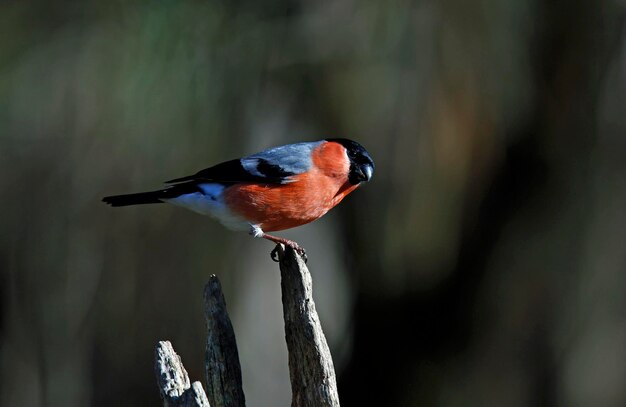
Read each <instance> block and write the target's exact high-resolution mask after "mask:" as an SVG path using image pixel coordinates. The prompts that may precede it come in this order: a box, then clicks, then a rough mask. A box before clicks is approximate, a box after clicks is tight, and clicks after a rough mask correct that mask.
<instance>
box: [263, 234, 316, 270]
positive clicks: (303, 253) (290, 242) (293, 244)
mask: <svg viewBox="0 0 626 407" xmlns="http://www.w3.org/2000/svg"><path fill="white" fill-rule="evenodd" d="M261 237H263V238H264V239H267V240H270V241H272V242H274V243H276V244H284V245H285V246H288V247H291V248H292V249H293V250H295V252H296V253H298V254H299V255H300V257H302V260H304V262H305V263H306V262H307V257H306V250H304V247H302V246H300V245H299V244H298V243H296V242H294V241H293V240H289V239H284V238H282V237H276V236H272V235H268V234H266V233H264V234H263V236H261ZM270 257H271V258H272V260H274V261H275V262H277V263H278V261H279V260H280V259H279V258H278V246H276V247H275V248H274V250H272V251H271V252H270Z"/></svg>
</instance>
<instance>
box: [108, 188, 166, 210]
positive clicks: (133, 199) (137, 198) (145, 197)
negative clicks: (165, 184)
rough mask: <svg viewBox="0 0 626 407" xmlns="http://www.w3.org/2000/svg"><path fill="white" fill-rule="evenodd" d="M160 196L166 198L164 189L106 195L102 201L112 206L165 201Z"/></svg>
mask: <svg viewBox="0 0 626 407" xmlns="http://www.w3.org/2000/svg"><path fill="white" fill-rule="evenodd" d="M159 198H164V196H163V191H152V192H140V193H138V194H128V195H114V196H105V197H104V198H102V202H106V203H108V204H109V205H111V206H128V205H143V204H153V203H163V201H161V200H160V199H159Z"/></svg>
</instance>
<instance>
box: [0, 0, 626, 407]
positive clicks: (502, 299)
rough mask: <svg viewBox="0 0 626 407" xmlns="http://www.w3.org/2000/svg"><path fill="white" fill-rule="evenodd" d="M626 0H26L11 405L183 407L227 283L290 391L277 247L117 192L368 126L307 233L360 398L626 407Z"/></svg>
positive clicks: (10, 136) (1, 247) (323, 305)
mask: <svg viewBox="0 0 626 407" xmlns="http://www.w3.org/2000/svg"><path fill="white" fill-rule="evenodd" d="M625 10H626V3H624V1H623V0H598V1H574V2H571V1H563V0H557V1H531V0H526V1H522V0H504V1H502V0H469V1H468V0H445V1H439V2H437V1H428V0H424V1H397V0H391V1H363V2H355V1H325V0H323V1H298V0H295V1H293V0H270V1H265V2H257V1H249V0H236V1H187V2H177V1H130V2H122V1H92V2H83V1H71V0H65V1H57V2H48V1H40V0H31V1H28V0H24V1H4V2H2V3H0V174H1V175H0V191H1V195H0V196H1V197H2V199H1V200H0V404H1V405H6V406H8V405H29V406H84V405H95V406H109V405H118V406H136V405H158V404H159V403H160V401H159V397H158V391H157V387H156V382H155V378H154V374H153V367H152V366H153V351H154V346H155V344H156V342H157V341H158V340H162V339H169V340H171V341H172V342H173V345H174V347H175V349H176V350H177V351H178V353H179V354H180V355H181V357H182V359H183V362H184V364H185V366H186V368H187V370H188V371H189V373H190V376H191V378H192V380H201V379H202V378H203V357H204V340H205V333H204V319H203V318H204V317H203V314H202V288H203V285H204V283H205V282H206V281H207V277H208V276H209V275H210V274H212V273H215V274H217V275H218V276H219V278H220V279H221V280H222V284H223V286H224V290H225V294H226V298H227V301H228V306H229V311H230V315H231V318H232V320H233V324H234V326H235V332H236V335H237V341H238V345H239V350H240V357H241V363H242V368H243V375H244V377H243V381H244V390H245V392H246V398H247V400H248V405H249V406H287V405H289V404H290V397H291V395H290V388H289V378H288V370H287V353H286V352H287V351H286V345H285V343H284V330H283V321H282V308H281V302H280V279H279V272H278V268H277V266H276V264H275V263H273V262H272V261H271V260H270V257H269V251H270V250H271V249H272V245H271V244H269V243H268V242H266V241H263V240H260V239H252V238H251V237H249V236H247V235H245V234H237V233H234V232H230V231H228V230H226V229H224V228H223V227H222V226H220V225H219V224H217V223H216V222H214V221H212V220H211V219H209V218H204V217H200V216H199V215H196V214H194V213H192V212H187V211H184V210H181V209H178V208H175V207H172V206H167V205H149V206H143V207H130V208H119V209H117V208H116V209H113V208H110V207H108V206H106V205H104V204H102V203H101V202H100V199H101V198H102V197H103V196H105V195H112V194H121V193H129V192H135V191H142V190H151V189H156V188H159V187H160V186H161V182H162V181H164V180H168V179H171V178H175V177H179V176H183V175H187V174H189V173H193V172H195V171H198V170H200V169H202V168H205V167H208V166H210V165H212V164H215V163H218V162H221V161H224V160H227V159H231V158H236V157H239V156H242V155H246V154H250V153H254V152H257V151H259V150H261V149H264V148H267V147H270V146H274V145H280V144H285V143H292V142H298V141H311V140H319V139H322V138H326V137H346V138H351V139H354V140H357V141H359V142H361V143H362V144H363V145H364V146H365V147H366V148H367V149H368V150H369V152H370V153H371V155H372V157H373V158H374V160H375V161H376V164H377V167H376V173H375V175H374V178H373V180H372V182H371V183H369V184H367V185H365V186H364V187H363V188H360V189H359V190H358V191H356V192H355V193H353V194H352V195H351V196H350V197H348V198H347V199H346V200H345V201H344V202H343V203H342V204H341V205H340V206H339V207H338V208H336V209H334V210H333V211H331V213H329V214H328V215H327V216H325V217H324V218H322V219H321V220H318V221H317V222H314V223H313V224H310V225H307V226H305V227H301V228H299V229H297V230H294V231H289V232H287V233H283V234H282V236H286V237H289V238H294V239H296V240H297V241H298V242H300V243H301V244H302V245H303V246H304V247H306V248H307V250H308V254H309V268H310V270H311V273H312V275H313V282H314V290H315V297H316V302H317V307H318V310H319V312H320V317H321V320H322V325H323V327H324V329H325V332H326V334H327V337H328V340H329V343H330V346H331V349H332V353H333V356H334V359H335V366H336V369H337V374H338V385H339V391H340V398H341V400H342V404H343V405H344V406H360V405H384V406H504V405H506V406H624V405H626V138H625V135H626V108H625V107H626V31H625V30H624V28H625V27H626V25H625V22H626V20H625V16H626V14H625Z"/></svg>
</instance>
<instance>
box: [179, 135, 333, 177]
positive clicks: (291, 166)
mask: <svg viewBox="0 0 626 407" xmlns="http://www.w3.org/2000/svg"><path fill="white" fill-rule="evenodd" d="M320 143H321V142H319V141H318V142H308V143H297V144H288V145H285V146H280V147H274V148H270V149H268V150H265V151H261V152H260V153H257V154H253V155H251V156H248V157H244V158H241V159H235V160H230V161H226V162H223V163H221V164H217V165H214V166H213V167H210V168H206V169H204V170H202V171H199V172H197V173H196V174H194V175H189V176H187V177H182V178H176V179H173V180H170V181H167V183H168V184H173V183H178V182H185V181H209V182H211V181H212V182H219V183H236V182H258V183H264V184H285V183H288V182H290V181H291V177H292V176H293V175H298V174H302V173H303V172H305V171H307V170H308V169H309V168H310V167H311V151H312V150H313V149H314V148H315V147H317V146H318V145H319V144H320Z"/></svg>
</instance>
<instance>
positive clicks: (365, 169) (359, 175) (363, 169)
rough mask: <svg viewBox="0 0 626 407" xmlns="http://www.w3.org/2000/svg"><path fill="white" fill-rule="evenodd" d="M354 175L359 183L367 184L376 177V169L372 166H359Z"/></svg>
mask: <svg viewBox="0 0 626 407" xmlns="http://www.w3.org/2000/svg"><path fill="white" fill-rule="evenodd" d="M354 175H355V178H356V180H357V181H358V182H367V181H369V180H370V179H372V175H374V167H373V166H372V165H371V164H363V165H359V166H358V167H356V168H355V169H354Z"/></svg>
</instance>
